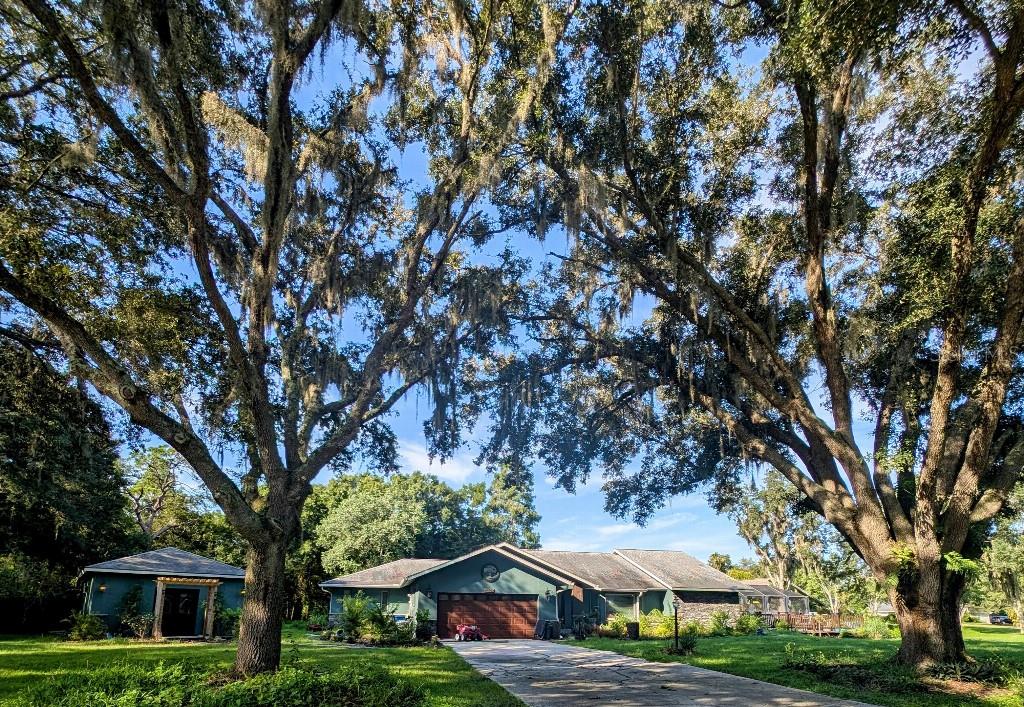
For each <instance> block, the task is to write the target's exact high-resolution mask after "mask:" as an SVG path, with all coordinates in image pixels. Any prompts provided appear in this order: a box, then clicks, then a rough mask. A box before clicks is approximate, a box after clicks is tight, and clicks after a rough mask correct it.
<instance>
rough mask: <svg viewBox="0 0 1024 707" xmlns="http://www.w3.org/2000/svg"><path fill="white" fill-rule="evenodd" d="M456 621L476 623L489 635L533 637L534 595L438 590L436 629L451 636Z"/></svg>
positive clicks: (497, 636)
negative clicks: (444, 592) (445, 592)
mask: <svg viewBox="0 0 1024 707" xmlns="http://www.w3.org/2000/svg"><path fill="white" fill-rule="evenodd" d="M459 624H476V625H477V626H479V627H480V630H481V631H483V632H484V633H485V634H487V636H489V637H490V638H533V631H534V629H535V628H536V626H537V597H536V595H532V594H530V595H523V594H438V595H437V630H438V632H439V634H440V636H441V638H454V637H455V627H456V626H458V625H459Z"/></svg>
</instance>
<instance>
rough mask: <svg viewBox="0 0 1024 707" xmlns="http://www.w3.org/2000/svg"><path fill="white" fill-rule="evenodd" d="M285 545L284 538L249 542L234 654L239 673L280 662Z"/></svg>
mask: <svg viewBox="0 0 1024 707" xmlns="http://www.w3.org/2000/svg"><path fill="white" fill-rule="evenodd" d="M286 547H287V543H286V542H284V541H283V540H274V541H268V542H265V543H261V544H260V545H259V546H256V544H255V543H253V544H251V545H250V548H249V552H248V555H247V557H246V568H245V603H244V604H243V606H242V620H241V625H240V626H239V631H238V652H237V654H236V655H235V673H236V674H238V675H246V676H248V675H255V674H257V673H265V672H269V671H273V670H277V667H278V664H279V663H280V662H281V626H282V623H283V621H284V612H285V590H284V559H285V549H286Z"/></svg>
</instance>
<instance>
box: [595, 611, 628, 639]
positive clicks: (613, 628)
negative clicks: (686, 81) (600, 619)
mask: <svg viewBox="0 0 1024 707" xmlns="http://www.w3.org/2000/svg"><path fill="white" fill-rule="evenodd" d="M627 623H629V619H627V618H626V615H625V614H612V615H611V616H609V617H608V621H607V622H605V623H604V624H602V625H601V626H598V627H597V635H598V636H601V637H602V638H625V637H626V624H627Z"/></svg>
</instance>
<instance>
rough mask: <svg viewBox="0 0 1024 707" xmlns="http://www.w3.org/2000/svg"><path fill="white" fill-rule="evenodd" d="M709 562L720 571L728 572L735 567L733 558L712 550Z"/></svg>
mask: <svg viewBox="0 0 1024 707" xmlns="http://www.w3.org/2000/svg"><path fill="white" fill-rule="evenodd" d="M708 564H709V565H711V566H712V567H714V568H715V569H716V570H718V571H719V572H728V571H729V570H731V569H732V568H733V564H732V558H731V557H729V556H728V555H725V554H723V553H721V552H712V553H711V554H710V555H708Z"/></svg>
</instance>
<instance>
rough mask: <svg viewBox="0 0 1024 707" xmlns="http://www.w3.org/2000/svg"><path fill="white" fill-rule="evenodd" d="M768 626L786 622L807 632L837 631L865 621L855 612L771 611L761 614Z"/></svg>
mask: <svg viewBox="0 0 1024 707" xmlns="http://www.w3.org/2000/svg"><path fill="white" fill-rule="evenodd" d="M759 616H760V617H761V620H762V621H764V625H765V626H766V627H767V628H775V627H776V626H777V625H778V624H779V623H780V622H783V621H784V622H785V623H786V624H788V625H789V626H790V628H792V629H794V630H796V631H804V632H807V633H824V632H835V631H838V630H840V629H844V628H857V627H859V626H860V625H861V624H863V623H864V618H863V617H862V616H856V615H854V614H794V613H787V612H771V613H766V614H759Z"/></svg>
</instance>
